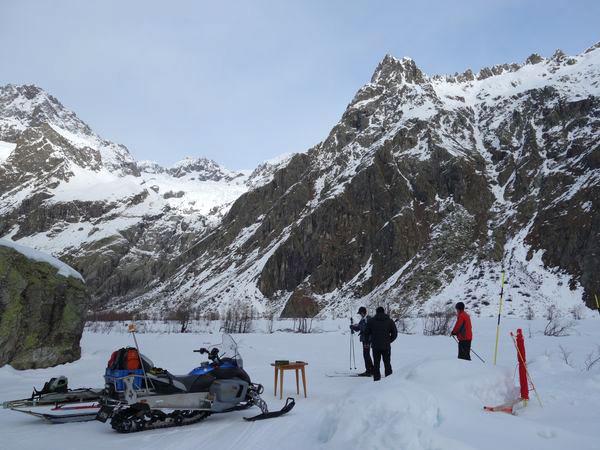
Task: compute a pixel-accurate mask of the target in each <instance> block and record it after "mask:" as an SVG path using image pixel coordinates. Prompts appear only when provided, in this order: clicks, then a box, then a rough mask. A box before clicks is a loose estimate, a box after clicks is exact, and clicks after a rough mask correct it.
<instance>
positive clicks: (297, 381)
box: [296, 369, 300, 395]
mask: <svg viewBox="0 0 600 450" xmlns="http://www.w3.org/2000/svg"><path fill="white" fill-rule="evenodd" d="M296 395H300V377H299V376H298V369H296Z"/></svg>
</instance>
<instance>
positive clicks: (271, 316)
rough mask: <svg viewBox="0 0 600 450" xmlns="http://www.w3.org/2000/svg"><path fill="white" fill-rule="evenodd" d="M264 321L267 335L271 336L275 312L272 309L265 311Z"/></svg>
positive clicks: (273, 329) (273, 328)
mask: <svg viewBox="0 0 600 450" xmlns="http://www.w3.org/2000/svg"><path fill="white" fill-rule="evenodd" d="M265 320H266V321H267V333H269V334H273V331H275V311H274V310H273V308H269V309H268V310H267V311H266V313H265Z"/></svg>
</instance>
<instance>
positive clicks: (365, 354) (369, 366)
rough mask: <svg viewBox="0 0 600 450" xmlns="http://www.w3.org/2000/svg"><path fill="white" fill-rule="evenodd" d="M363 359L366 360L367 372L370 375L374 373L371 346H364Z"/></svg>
mask: <svg viewBox="0 0 600 450" xmlns="http://www.w3.org/2000/svg"><path fill="white" fill-rule="evenodd" d="M361 345H362V348H363V359H364V360H365V370H366V371H367V372H369V373H373V361H372V360H371V346H370V345H366V344H363V343H362V342H361Z"/></svg>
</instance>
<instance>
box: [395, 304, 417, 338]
mask: <svg viewBox="0 0 600 450" xmlns="http://www.w3.org/2000/svg"><path fill="white" fill-rule="evenodd" d="M414 309H415V308H414V304H409V303H406V302H405V303H398V304H395V305H394V306H393V307H392V308H391V309H390V310H389V311H390V318H392V319H393V320H394V322H396V328H398V333H402V334H413V329H414V324H413V322H412V321H411V314H412V312H413V310H414Z"/></svg>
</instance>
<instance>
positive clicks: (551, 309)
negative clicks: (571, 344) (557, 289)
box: [544, 305, 573, 337]
mask: <svg viewBox="0 0 600 450" xmlns="http://www.w3.org/2000/svg"><path fill="white" fill-rule="evenodd" d="M546 320H548V323H547V324H546V328H544V335H545V336H555V337H560V336H568V335H569V332H570V331H571V330H572V329H573V322H571V321H567V320H563V318H562V314H561V312H560V310H559V309H558V308H557V307H556V305H550V306H548V309H547V310H546Z"/></svg>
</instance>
